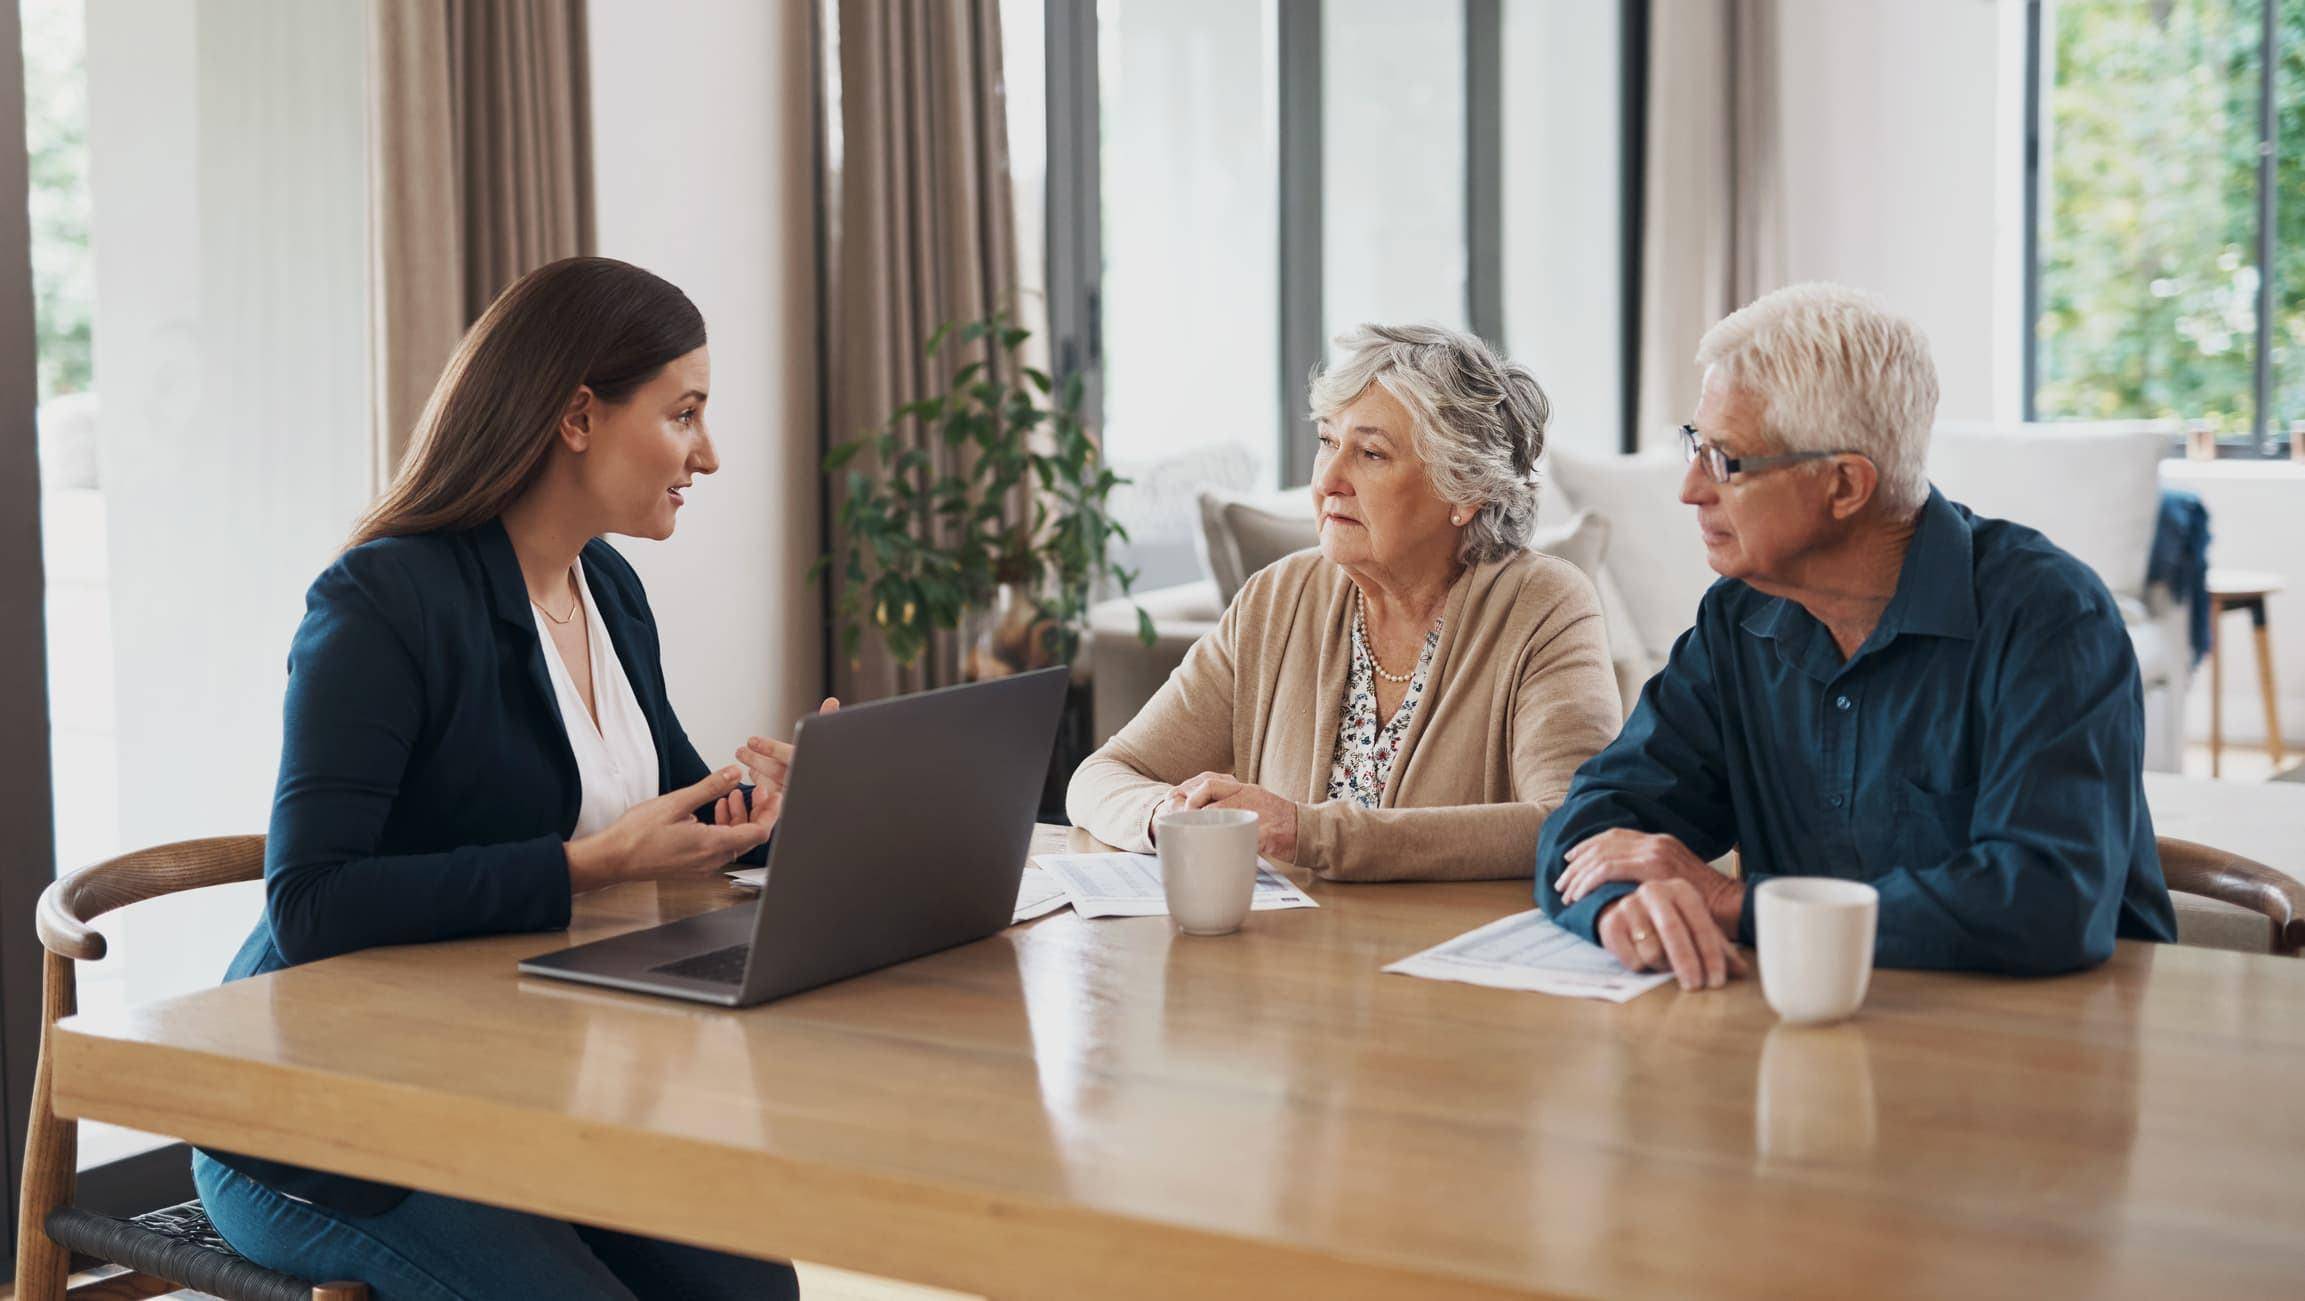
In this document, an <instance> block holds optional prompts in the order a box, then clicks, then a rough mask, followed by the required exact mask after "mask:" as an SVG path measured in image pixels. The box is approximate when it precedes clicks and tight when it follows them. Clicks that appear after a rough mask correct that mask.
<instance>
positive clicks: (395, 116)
mask: <svg viewBox="0 0 2305 1301" xmlns="http://www.w3.org/2000/svg"><path fill="white" fill-rule="evenodd" d="M584 6H585V0H370V21H371V40H370V43H369V51H370V53H369V74H370V87H371V89H370V96H371V99H370V104H371V111H370V120H369V133H370V142H371V146H372V147H371V151H370V153H371V158H372V159H373V161H372V163H371V168H372V170H371V174H370V191H371V194H372V195H373V198H372V199H371V203H372V204H373V216H374V220H373V223H372V226H371V231H370V250H369V252H370V259H369V260H370V272H371V283H372V285H373V287H374V288H373V297H372V303H373V306H372V311H373V313H374V319H373V320H372V321H371V323H370V324H371V328H370V343H369V346H370V351H371V358H370V360H371V375H372V376H373V379H372V384H373V387H374V391H375V440H374V441H375V447H376V482H377V485H378V486H379V487H381V486H382V485H384V484H386V483H388V482H390V481H391V478H392V475H393V473H394V472H395V471H396V470H398V468H399V465H400V458H401V454H402V452H403V451H405V450H406V448H407V446H408V437H409V434H410V432H411V431H412V430H413V429H414V427H415V425H416V419H417V417H418V415H419V414H421V413H422V412H423V410H424V402H425V399H426V398H427V397H429V396H430V395H431V392H432V386H433V384H434V383H435V382H436V381H437V380H438V379H439V378H440V370H441V367H442V366H444V365H446V364H447V361H448V355H449V353H451V352H453V351H454V350H455V348H456V343H457V341H458V340H459V339H461V338H462V337H463V336H464V331H465V329H466V327H468V326H470V325H471V324H472V322H473V321H474V320H475V319H477V318H478V317H479V315H480V313H481V311H482V310H483V309H485V308H486V307H487V306H488V304H489V302H490V301H491V300H492V299H494V298H495V297H496V295H497V294H498V293H499V292H500V291H502V290H503V288H504V287H505V286H506V285H508V284H510V283H512V281H513V280H515V279H517V278H518V277H519V276H520V275H521V273H523V272H525V271H528V270H530V269H531V268H533V267H537V266H540V265H542V264H544V263H546V262H550V261H553V260H554V259H556V258H563V257H572V256H575V255H577V254H582V253H590V252H591V251H592V249H593V209H592V115H591V111H590V94H589V91H588V80H587V73H586V49H585V26H584Z"/></svg>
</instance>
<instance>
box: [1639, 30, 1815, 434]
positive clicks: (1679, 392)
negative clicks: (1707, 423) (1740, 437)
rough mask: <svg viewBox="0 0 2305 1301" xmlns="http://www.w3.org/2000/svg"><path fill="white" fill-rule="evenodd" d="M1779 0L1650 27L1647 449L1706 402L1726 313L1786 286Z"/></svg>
mask: <svg viewBox="0 0 2305 1301" xmlns="http://www.w3.org/2000/svg"><path fill="white" fill-rule="evenodd" d="M1777 5H1778V0H1673V2H1672V3H1669V4H1660V5H1657V6H1656V7H1655V9H1654V11H1653V12H1652V14H1651V17H1650V20H1649V21H1650V27H1649V106H1648V107H1649V134H1648V170H1647V174H1646V175H1645V177H1644V178H1643V185H1644V187H1645V191H1646V199H1645V202H1644V211H1645V214H1646V215H1645V218H1644V229H1643V230H1642V232H1641V353H1640V357H1639V359H1638V364H1639V366H1640V383H1641V387H1640V411H1639V416H1638V420H1639V424H1638V426H1637V430H1638V433H1639V436H1640V443H1639V446H1641V447H1642V448H1643V449H1648V448H1652V447H1657V446H1662V445H1664V443H1665V440H1667V439H1669V437H1670V435H1671V432H1672V430H1673V429H1674V428H1676V427H1677V426H1679V425H1680V424H1681V422H1683V421H1685V420H1687V419H1688V418H1689V414H1690V413H1691V412H1692V411H1694V410H1695V409H1696V405H1697V397H1698V394H1699V393H1700V392H1701V390H1702V382H1703V379H1704V376H1703V375H1702V374H1701V373H1699V371H1698V370H1697V368H1696V365H1695V364H1694V362H1693V361H1692V358H1694V357H1695V356H1696V352H1697V342H1698V340H1700V339H1702V338H1703V337H1704V334H1705V331H1706V329H1707V328H1709V327H1710V326H1711V325H1712V324H1713V323H1714V322H1715V321H1718V320H1720V319H1721V318H1722V317H1724V316H1726V315H1728V314H1729V313H1730V312H1733V311H1735V310H1736V309H1737V308H1739V307H1742V306H1744V305H1745V304H1746V303H1749V302H1751V301H1752V300H1753V299H1755V298H1758V297H1759V296H1761V295H1762V294H1765V293H1767V292H1769V291H1770V290H1772V289H1776V288H1779V287H1780V286H1781V285H1782V284H1783V283H1784V267H1785V211H1784V208H1785V197H1784V169H1783V167H1782V165H1781V161H1780V159H1779V156H1778V146H1779V140H1780V138H1781V135H1782V132H1781V130H1780V128H1779V125H1778V113H1779V101H1780V94H1779V82H1778V63H1777V30H1778V28H1777Z"/></svg>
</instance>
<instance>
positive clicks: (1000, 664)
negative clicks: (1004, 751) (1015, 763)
mask: <svg viewBox="0 0 2305 1301" xmlns="http://www.w3.org/2000/svg"><path fill="white" fill-rule="evenodd" d="M1051 627H1052V624H1051V622H1050V620H1049V619H1048V618H1046V617H1045V616H1044V615H1042V613H1041V610H1040V605H1039V603H1038V602H1036V601H1034V600H1033V599H1032V598H1031V596H1030V595H1029V594H1028V593H1027V592H1026V591H1025V590H1024V588H1022V587H1020V586H1018V585H1017V584H1015V583H1003V584H1001V585H1000V590H999V592H998V594H997V595H995V597H994V598H993V603H992V604H991V605H990V606H988V607H986V608H984V609H981V610H971V611H969V613H968V615H967V616H966V618H965V619H964V620H963V621H962V624H961V632H962V646H963V647H964V649H963V651H962V653H961V671H962V675H963V676H964V677H966V678H967V679H968V680H969V681H971V682H985V681H989V680H991V679H994V678H1005V677H1008V676H1010V675H1012V674H1017V673H1029V672H1031V671H1032V670H1034V669H1042V668H1048V667H1049V666H1050V665H1051V664H1052V662H1053V660H1054V657H1053V656H1051V655H1050V653H1049V647H1048V640H1049V637H1048V635H1049V631H1050V628H1051ZM1090 694H1091V693H1090V691H1089V682H1088V675H1087V674H1086V673H1084V672H1082V671H1081V670H1080V668H1079V666H1077V665H1076V666H1075V667H1074V669H1073V676H1072V681H1071V683H1070V684H1068V685H1067V687H1066V689H1065V699H1064V713H1063V715H1062V716H1061V717H1059V718H1058V720H1057V729H1056V741H1055V744H1054V745H1053V746H1052V747H1051V748H1050V752H1049V764H1048V776H1047V778H1046V779H1045V780H1044V781H1043V782H1042V784H1041V793H1040V810H1039V817H1040V820H1041V821H1043V822H1064V821H1066V820H1067V819H1066V817H1065V812H1064V794H1065V788H1066V787H1067V786H1070V785H1071V784H1072V775H1073V770H1075V769H1077V768H1079V767H1080V765H1081V761H1082V760H1084V759H1086V758H1088V757H1089V755H1090V753H1091V752H1093V751H1094V750H1095V749H1096V746H1095V743H1094V740H1093V738H1094V735H1095V733H1094V731H1093V715H1092V713H1091V702H1090Z"/></svg>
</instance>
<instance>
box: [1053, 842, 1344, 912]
mask: <svg viewBox="0 0 2305 1301" xmlns="http://www.w3.org/2000/svg"><path fill="white" fill-rule="evenodd" d="M1033 862H1034V863H1036V864H1038V865H1039V866H1041V867H1043V868H1045V869H1047V871H1048V874H1049V875H1050V876H1052V877H1054V878H1056V882H1057V884H1058V885H1059V886H1062V887H1063V889H1064V892H1065V894H1066V896H1068V897H1069V898H1070V899H1071V900H1072V909H1073V911H1074V912H1076V913H1079V914H1080V915H1081V916H1083V917H1165V916H1167V915H1168V910H1169V904H1168V896H1167V895H1166V894H1164V893H1163V892H1162V890H1161V861H1160V858H1159V856H1158V855H1154V854H1042V855H1040V856H1038V857H1036V858H1034V859H1033ZM1318 907H1320V905H1319V904H1317V903H1315V902H1313V897H1312V896H1311V895H1309V894H1306V893H1305V892H1304V891H1302V890H1299V889H1298V888H1297V887H1296V883H1295V882H1293V881H1290V880H1289V879H1288V878H1287V877H1285V876H1282V875H1281V874H1280V873H1279V872H1276V871H1274V870H1273V865H1272V864H1270V863H1268V862H1266V861H1264V860H1263V859H1261V858H1260V859H1258V860H1257V884H1256V890H1255V892H1254V893H1253V894H1251V895H1250V896H1249V909H1250V911H1252V912H1270V911H1272V910H1273V909H1276V908H1318Z"/></svg>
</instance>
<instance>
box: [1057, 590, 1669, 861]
mask: <svg viewBox="0 0 2305 1301" xmlns="http://www.w3.org/2000/svg"><path fill="white" fill-rule="evenodd" d="M1352 596H1353V585H1352V581H1351V580H1350V579H1348V578H1347V577H1346V576H1345V573H1344V571H1343V570H1342V569H1339V568H1338V567H1337V566H1336V565H1334V564H1332V563H1330V562H1329V561H1328V560H1327V559H1325V558H1323V557H1322V555H1321V554H1320V553H1319V552H1318V551H1301V552H1298V553H1297V554H1295V555H1292V556H1289V557H1286V558H1285V559H1282V560H1280V561H1277V562H1275V563H1274V564H1272V565H1271V566H1269V567H1267V568H1266V569H1264V570H1263V571H1261V572H1259V573H1258V574H1257V575H1256V576H1255V577H1253V578H1251V579H1249V581H1248V583H1247V584H1246V585H1245V586H1243V587H1242V588H1241V591H1240V595H1238V596H1236V597H1235V598H1233V603H1232V604H1231V605H1230V606H1229V607H1227V608H1226V610H1225V613H1224V618H1223V620H1222V621H1221V622H1219V623H1218V624H1217V629H1216V631H1215V632H1213V633H1211V634H1209V635H1208V636H1206V637H1203V638H1201V639H1200V641H1199V642H1197V643H1195V644H1194V646H1193V648H1192V650H1191V651H1190V652H1189V653H1188V654H1186V656H1185V660H1184V663H1183V664H1181V665H1179V666H1178V667H1177V670H1176V672H1175V673H1173V674H1171V675H1169V680H1168V682H1167V683H1166V684H1165V685H1163V686H1162V687H1161V689H1160V691H1159V693H1158V694H1156V695H1155V696H1154V697H1153V698H1152V700H1151V701H1149V702H1148V703H1147V704H1146V705H1145V707H1144V710H1143V712H1141V713H1139V714H1138V715H1137V716H1136V718H1135V719H1133V720H1132V721H1130V723H1129V724H1128V726H1126V727H1124V728H1122V729H1121V730H1120V731H1119V732H1118V733H1116V734H1115V735H1114V736H1113V738H1112V739H1111V740H1110V741H1107V742H1106V743H1105V744H1104V747H1103V748H1102V749H1100V750H1098V751H1097V752H1096V753H1095V754H1093V755H1091V756H1089V759H1088V761H1087V762H1086V763H1084V764H1082V765H1081V767H1080V771H1079V772H1077V773H1075V774H1074V775H1073V779H1072V786H1071V789H1070V790H1069V791H1067V792H1066V798H1065V808H1066V811H1067V812H1068V813H1070V814H1071V816H1072V820H1073V822H1074V823H1075V824H1077V825H1079V826H1080V827H1082V828H1084V829H1086V830H1087V831H1088V832H1089V833H1090V834H1091V835H1094V836H1095V837H1096V838H1097V839H1099V840H1102V841H1104V842H1106V843H1107V844H1110V845H1113V846H1115V847H1117V848H1120V849H1127V850H1135V851H1138V852H1148V851H1150V849H1151V848H1152V846H1151V843H1150V841H1149V840H1148V839H1147V838H1146V835H1145V829H1146V828H1145V824H1146V822H1147V821H1148V820H1149V819H1150V817H1151V816H1152V811H1153V808H1154V806H1155V805H1157V804H1159V803H1160V802H1161V801H1162V800H1163V799H1165V798H1167V796H1168V793H1169V792H1170V790H1172V789H1174V787H1175V786H1176V785H1177V784H1179V783H1182V782H1185V781H1188V780H1190V779H1191V778H1193V777H1196V776H1198V775H1200V774H1201V773H1204V772H1228V773H1231V774H1233V775H1234V776H1236V777H1238V778H1240V779H1241V780H1243V781H1247V782H1253V783H1255V784H1257V785H1259V786H1264V787H1266V788H1268V789H1271V790H1273V791H1276V792H1278V793H1279V794H1281V795H1283V796H1285V797H1287V798H1289V799H1292V800H1295V801H1297V802H1298V803H1297V853H1296V863H1295V866H1297V867H1301V868H1309V869H1311V870H1312V871H1314V872H1316V873H1318V874H1319V875H1321V876H1324V877H1329V878H1331V879H1335V880H1344V881H1393V880H1426V881H1432V880H1478V879H1487V878H1497V877H1514V876H1528V875H1529V874H1530V873H1531V872H1532V871H1533V870H1534V868H1535V865H1536V856H1537V831H1538V829H1539V828H1540V827H1541V826H1543V824H1544V821H1545V817H1546V815H1547V814H1550V813H1551V812H1552V811H1553V809H1554V808H1556V807H1558V806H1559V804H1560V802H1561V799H1562V797H1563V796H1565V795H1567V794H1568V790H1569V778H1570V776H1571V775H1573V774H1574V773H1575V772H1576V770H1577V766H1578V765H1579V764H1581V763H1583V762H1584V761H1585V760H1586V759H1588V758H1591V757H1592V756H1593V754H1594V753H1595V752H1597V751H1598V750H1600V748H1601V747H1602V746H1604V745H1607V744H1608V743H1609V741H1610V740H1611V739H1613V738H1614V737H1615V736H1616V734H1617V727H1618V723H1619V720H1620V719H1621V718H1622V717H1623V714H1622V712H1621V711H1620V709H1619V706H1618V696H1617V681H1616V676H1615V673H1614V672H1613V671H1612V669H1611V668H1610V664H1609V648H1608V642H1607V638H1606V637H1605V636H1604V634H1603V632H1602V624H1601V607H1600V602H1599V600H1598V598H1596V597H1595V596H1594V594H1593V585H1592V583H1591V582H1589V581H1588V580H1587V579H1586V578H1585V576H1584V574H1582V573H1581V572H1579V571H1578V570H1577V568H1576V567H1575V566H1574V565H1571V564H1569V563H1568V562H1567V561H1565V560H1561V559H1558V558H1556V557H1553V556H1548V555H1544V554H1541V553H1538V552H1521V553H1519V554H1516V555H1514V556H1512V557H1510V558H1508V559H1505V560H1502V561H1498V562H1495V563H1493V564H1485V565H1476V566H1474V567H1472V568H1471V569H1468V570H1467V571H1465V573H1464V574H1462V575H1460V576H1459V578H1458V579H1457V583H1456V586H1455V587H1453V588H1452V589H1450V592H1449V596H1448V602H1447V606H1446V610H1447V620H1446V622H1445V623H1444V624H1443V625H1442V629H1441V640H1440V645H1439V646H1438V647H1436V648H1435V649H1434V652H1433V664H1432V670H1431V676H1430V678H1429V680H1428V683H1427V686H1426V688H1425V696H1424V700H1423V702H1422V703H1421V704H1420V705H1419V706H1418V708H1417V712H1416V715H1415V716H1414V717H1413V718H1412V719H1411V720H1410V723H1409V728H1408V734H1407V735H1406V736H1405V737H1404V738H1403V740H1402V748H1401V752H1400V754H1399V755H1398V756H1397V757H1396V758H1395V759H1394V760H1393V770H1392V776H1391V778H1390V779H1389V780H1388V781H1387V782H1386V784H1385V791H1384V796H1383V798H1382V799H1381V800H1380V801H1379V807H1378V808H1375V809H1364V808H1361V807H1360V806H1359V805H1357V804H1354V803H1352V802H1351V801H1349V800H1331V799H1328V798H1327V796H1328V782H1329V767H1330V764H1331V763H1332V762H1333V761H1334V760H1335V758H1336V744H1337V727H1338V724H1339V722H1340V720H1341V719H1342V717H1343V715H1344V697H1345V686H1346V681H1347V679H1348V677H1349V676H1350V673H1351V668H1352V611H1353V601H1352Z"/></svg>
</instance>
